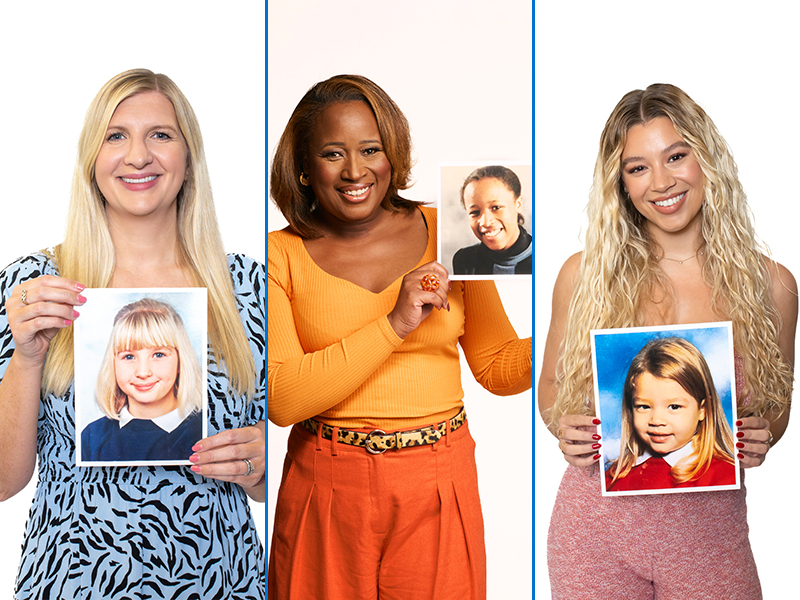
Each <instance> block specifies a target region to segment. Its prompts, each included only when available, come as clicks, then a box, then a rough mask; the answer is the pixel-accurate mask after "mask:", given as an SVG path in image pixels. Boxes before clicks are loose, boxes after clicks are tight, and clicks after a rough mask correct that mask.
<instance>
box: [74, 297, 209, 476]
mask: <svg viewBox="0 0 800 600" xmlns="http://www.w3.org/2000/svg"><path fill="white" fill-rule="evenodd" d="M172 293H173V294H175V292H172ZM176 299H177V300H178V301H179V302H180V301H181V300H182V299H181V297H180V296H177V297H176ZM92 300H95V302H98V303H99V302H101V300H100V299H99V297H97V298H96V297H95V296H94V295H92V294H90V295H89V296H87V303H86V304H87V306H88V305H89V303H90V302H91V301H92ZM203 304H205V302H203ZM81 320H83V319H81ZM85 324H86V322H85V321H84V323H83V325H85ZM106 331H107V330H106ZM106 336H107V343H106V345H105V350H104V352H103V353H102V359H101V360H100V361H99V366H98V368H97V369H96V370H97V373H96V377H95V378H94V381H95V385H94V386H90V385H89V386H87V385H86V384H87V383H91V382H88V381H85V380H84V381H83V382H82V383H83V384H84V385H82V386H81V394H80V396H81V397H80V398H76V404H78V403H79V401H81V400H82V401H83V406H82V407H81V408H82V410H81V411H80V419H79V420H80V423H76V430H77V431H81V434H80V441H79V457H80V459H79V461H78V464H79V465H101V464H112V465H123V464H190V463H189V456H190V455H191V454H192V450H191V448H192V446H193V445H194V444H196V443H197V442H198V441H199V440H200V439H202V438H203V437H204V434H205V427H204V424H205V418H204V407H205V405H206V401H205V399H206V390H205V384H204V382H205V374H204V373H205V371H204V369H203V368H202V366H201V362H200V361H201V359H200V355H199V353H198V352H197V350H196V348H195V346H193V344H192V342H191V340H190V338H189V334H188V333H187V328H186V325H185V324H184V320H183V319H182V318H181V315H180V314H179V313H178V311H177V310H176V309H175V308H174V307H173V305H172V304H171V303H170V302H168V301H165V300H163V299H156V298H153V297H149V296H147V297H142V298H139V299H137V300H135V301H133V302H128V303H126V304H124V305H123V306H122V307H121V308H119V310H117V311H116V314H115V315H114V317H113V325H112V327H111V333H110V336H109V335H108V334H106ZM85 337H86V336H82V339H85ZM95 337H96V336H95ZM195 337H198V336H197V332H195ZM200 337H203V336H200ZM79 343H80V342H79V337H78V335H76V357H81V356H83V357H86V356H92V354H93V352H92V351H91V350H89V349H86V348H84V349H83V350H84V351H83V352H81V351H80V350H78V348H77V345H78V344H79ZM195 345H197V343H196V342H195ZM94 354H97V353H96V351H95V352H94ZM94 362H97V361H96V360H95V361H94ZM84 366H85V365H84ZM76 371H78V368H77V367H76ZM80 372H81V375H85V374H86V373H87V372H88V371H87V369H86V368H84V369H81V371H80ZM87 392H88V393H87ZM91 392H94V393H93V394H92V393H91ZM76 395H77V388H76ZM89 395H91V396H93V400H94V402H95V407H93V408H94V411H92V410H87V408H88V407H87V406H86V405H85V401H86V400H87V396H89ZM97 410H99V411H101V413H102V415H103V416H100V417H98V418H92V417H91V416H90V415H92V414H93V413H95V414H96V411H97ZM76 418H78V414H77V411H76ZM78 426H80V427H78Z"/></svg>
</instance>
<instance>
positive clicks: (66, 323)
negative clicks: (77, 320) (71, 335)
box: [64, 319, 72, 325]
mask: <svg viewBox="0 0 800 600" xmlns="http://www.w3.org/2000/svg"><path fill="white" fill-rule="evenodd" d="M64 325H72V321H70V320H69V319H64Z"/></svg>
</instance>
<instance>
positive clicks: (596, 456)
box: [592, 454, 600, 460]
mask: <svg viewBox="0 0 800 600" xmlns="http://www.w3.org/2000/svg"><path fill="white" fill-rule="evenodd" d="M598 458H600V455H599V454H595V455H594V456H593V457H592V460H597V459H598Z"/></svg>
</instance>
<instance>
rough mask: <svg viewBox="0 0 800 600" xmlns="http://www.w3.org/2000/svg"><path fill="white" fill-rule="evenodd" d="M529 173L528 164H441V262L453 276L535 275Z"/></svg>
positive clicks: (462, 277)
mask: <svg viewBox="0 0 800 600" xmlns="http://www.w3.org/2000/svg"><path fill="white" fill-rule="evenodd" d="M530 175H531V169H530V165H513V164H512V165H510V166H504V165H500V164H494V165H483V166H478V167H476V166H475V165H460V166H443V167H442V168H441V176H440V180H441V213H442V216H441V219H440V222H441V244H440V248H441V249H440V257H441V258H440V262H442V264H444V265H445V266H446V267H447V268H448V270H451V271H452V275H453V279H496V278H503V277H505V276H514V275H531V272H532V265H533V239H532V237H531V234H530V233H528V225H526V223H530V220H531V219H530V217H531V208H530V205H529V203H528V202H527V201H526V194H528V195H529V194H530V191H529V190H530V185H531V181H530ZM524 190H528V191H526V192H525V193H523V191H524ZM476 240H477V242H478V243H475V241H476Z"/></svg>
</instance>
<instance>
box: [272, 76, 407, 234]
mask: <svg viewBox="0 0 800 600" xmlns="http://www.w3.org/2000/svg"><path fill="white" fill-rule="evenodd" d="M340 102H364V103H365V104H367V106H369V107H370V108H371V109H372V112H373V114H374V115H375V120H376V121H377V123H378V131H379V132H380V134H381V143H382V144H383V148H384V151H385V152H386V157H387V158H388V159H389V164H390V165H392V180H391V182H390V184H389V189H388V190H387V192H386V197H385V198H384V199H383V203H382V206H383V208H385V209H386V210H390V211H392V212H400V211H404V212H410V211H411V210H413V209H414V208H415V207H416V206H417V205H418V204H419V203H418V202H414V201H412V200H406V199H405V198H401V197H400V196H399V194H398V191H399V190H404V189H406V188H408V187H409V186H410V185H411V167H412V162H413V161H412V159H411V130H410V128H409V126H408V121H407V120H406V117H405V115H404V114H403V112H402V111H401V110H400V109H399V108H398V106H397V105H396V104H395V103H394V101H393V100H392V99H391V98H390V97H389V95H388V94H387V93H386V92H384V91H383V90H382V89H381V88H380V87H379V86H378V85H377V84H376V83H374V82H373V81H370V80H369V79H367V78H366V77H362V76H361V75H335V76H333V77H331V78H330V79H326V80H325V81H320V82H319V83H317V84H315V85H314V86H313V87H312V88H311V89H310V90H308V92H306V94H305V96H303V98H302V99H301V100H300V102H299V103H298V104H297V106H296V107H295V109H294V112H292V116H291V117H290V118H289V122H288V123H287V124H286V129H285V130H284V131H283V135H281V139H280V141H279V142H278V147H277V148H276V150H275V158H274V159H273V161H272V171H271V178H270V186H269V193H270V197H271V198H272V200H273V201H274V202H275V204H276V205H277V207H278V209H280V211H281V213H283V216H284V217H286V220H287V221H289V225H290V226H291V228H292V229H293V230H294V231H295V232H296V233H297V234H298V235H300V236H301V237H303V238H315V237H318V236H319V232H318V231H317V228H316V227H315V226H314V222H313V218H312V213H313V211H314V209H315V208H316V207H317V200H316V197H315V196H314V191H313V190H312V189H311V187H310V186H304V185H301V184H300V174H301V173H302V172H303V170H304V165H306V164H307V162H308V144H309V141H310V139H311V135H312V132H313V131H314V127H316V125H317V122H318V121H319V117H320V115H322V113H323V111H324V110H325V109H326V108H328V107H329V106H330V105H332V104H337V103H340Z"/></svg>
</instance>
